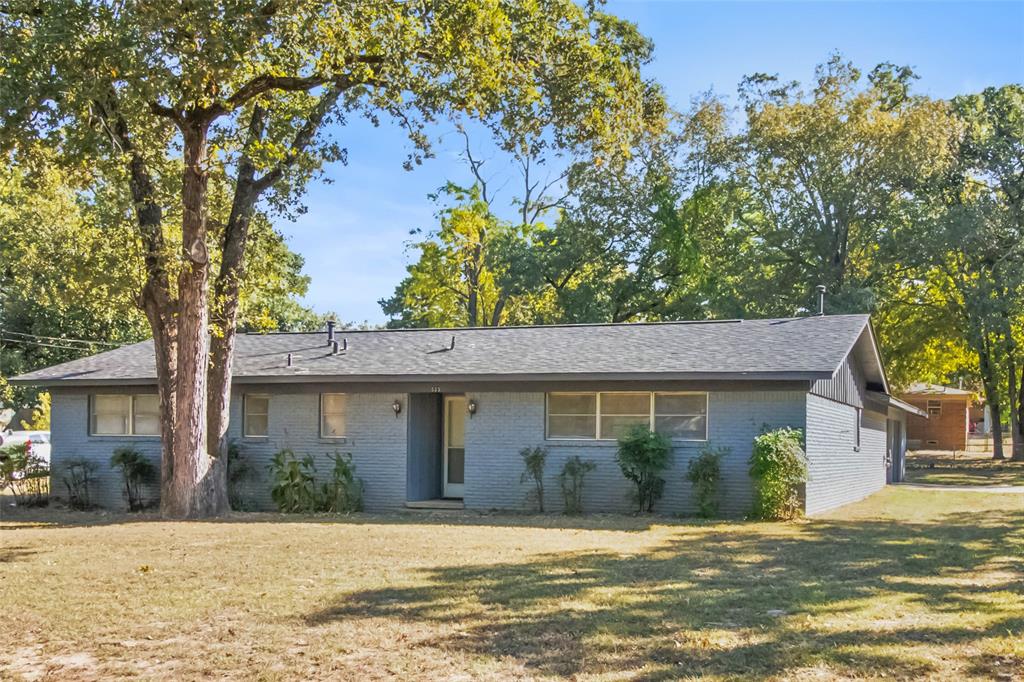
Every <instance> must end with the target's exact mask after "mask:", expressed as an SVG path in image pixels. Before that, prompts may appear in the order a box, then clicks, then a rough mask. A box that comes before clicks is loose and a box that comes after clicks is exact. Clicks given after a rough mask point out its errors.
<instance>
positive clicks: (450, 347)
mask: <svg viewBox="0 0 1024 682" xmlns="http://www.w3.org/2000/svg"><path fill="white" fill-rule="evenodd" d="M448 350H455V337H454V336H453V337H452V345H451V346H449V347H448Z"/></svg>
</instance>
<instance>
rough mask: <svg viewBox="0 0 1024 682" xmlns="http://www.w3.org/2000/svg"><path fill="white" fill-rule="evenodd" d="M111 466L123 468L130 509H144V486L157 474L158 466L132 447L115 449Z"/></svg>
mask: <svg viewBox="0 0 1024 682" xmlns="http://www.w3.org/2000/svg"><path fill="white" fill-rule="evenodd" d="M110 467H111V468H112V469H120V470H121V478H122V480H123V481H124V496H125V500H126V501H127V502H128V511H139V510H141V509H143V508H144V507H145V500H143V499H142V486H143V484H145V483H148V482H150V481H151V480H153V478H154V476H155V475H156V467H154V466H153V464H152V462H150V461H149V460H148V459H146V458H145V456H143V454H142V453H141V452H139V451H138V450H136V449H135V448H130V447H124V448H117V449H116V450H114V454H113V456H112V457H111V458H110Z"/></svg>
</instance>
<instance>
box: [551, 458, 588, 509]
mask: <svg viewBox="0 0 1024 682" xmlns="http://www.w3.org/2000/svg"><path fill="white" fill-rule="evenodd" d="M596 468H597V464H595V463H594V462H591V461H589V460H582V459H580V456H579V455H573V456H572V457H570V458H569V459H567V460H565V464H563V465H562V471H561V472H560V473H559V474H558V485H559V487H560V488H561V489H562V500H563V501H564V504H565V513H566V514H582V513H583V478H584V476H586V475H587V473H588V472H590V471H593V470H594V469H596Z"/></svg>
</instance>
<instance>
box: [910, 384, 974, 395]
mask: <svg viewBox="0 0 1024 682" xmlns="http://www.w3.org/2000/svg"><path fill="white" fill-rule="evenodd" d="M901 395H927V396H929V397H933V398H942V397H948V398H969V397H971V396H973V395H974V393H973V392H972V391H965V390H964V389H962V388H953V387H952V386H942V385H940V384H927V383H924V382H918V383H915V384H911V385H910V387H909V388H908V389H907V390H906V391H904V392H903V393H902V394H901Z"/></svg>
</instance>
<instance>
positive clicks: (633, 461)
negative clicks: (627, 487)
mask: <svg viewBox="0 0 1024 682" xmlns="http://www.w3.org/2000/svg"><path fill="white" fill-rule="evenodd" d="M671 458H672V447H671V444H670V443H669V440H668V438H666V437H665V436H663V435H661V434H660V433H656V432H653V431H651V430H650V429H648V428H647V427H646V426H643V425H640V424H637V425H636V426H634V427H633V428H631V429H630V430H629V431H628V432H627V433H626V434H625V435H624V436H622V437H621V438H619V449H618V451H617V452H616V453H615V460H616V461H617V462H618V463H619V467H620V468H621V469H622V474H623V476H625V477H626V478H628V479H629V480H630V481H632V482H633V484H634V485H635V486H636V490H634V491H633V499H634V501H635V502H636V504H637V511H641V512H643V511H648V512H649V511H651V510H652V509H653V508H654V502H655V500H657V499H658V498H660V497H661V494H662V492H663V491H664V490H665V479H664V478H662V477H661V476H660V474H661V472H662V471H664V470H665V468H666V467H667V466H668V465H669V462H670V461H671Z"/></svg>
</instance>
